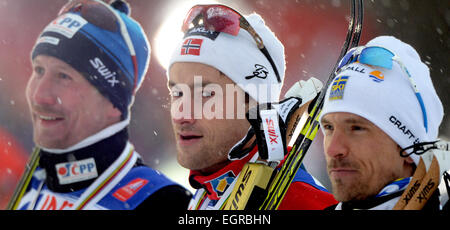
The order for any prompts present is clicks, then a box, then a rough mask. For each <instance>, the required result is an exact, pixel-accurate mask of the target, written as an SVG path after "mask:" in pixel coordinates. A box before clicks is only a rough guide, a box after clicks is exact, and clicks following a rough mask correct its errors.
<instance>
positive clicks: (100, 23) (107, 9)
mask: <svg viewBox="0 0 450 230" xmlns="http://www.w3.org/2000/svg"><path fill="white" fill-rule="evenodd" d="M69 12H79V13H80V14H81V16H82V17H83V18H84V19H85V20H86V21H88V22H89V23H91V24H93V25H95V26H97V27H99V28H101V29H104V30H108V31H111V32H120V34H121V36H122V38H123V40H124V41H125V44H126V45H127V47H128V50H129V51H130V55H131V62H132V63H133V67H134V87H133V94H134V93H135V91H136V85H137V75H138V68H137V58H136V51H135V49H134V46H133V43H132V42H131V38H130V34H129V33H128V30H127V27H126V25H125V22H124V21H123V20H122V18H121V17H120V15H119V14H118V13H117V12H116V11H115V10H114V9H113V8H112V7H111V6H110V5H108V4H106V3H104V2H103V1H100V0H70V1H69V2H68V3H66V5H64V6H63V7H62V8H61V10H60V11H59V13H58V15H63V14H65V13H69Z"/></svg>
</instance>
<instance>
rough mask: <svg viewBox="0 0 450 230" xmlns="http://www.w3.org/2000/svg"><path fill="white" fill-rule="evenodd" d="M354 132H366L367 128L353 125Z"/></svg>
mask: <svg viewBox="0 0 450 230" xmlns="http://www.w3.org/2000/svg"><path fill="white" fill-rule="evenodd" d="M352 130H353V131H363V130H365V128H364V127H362V126H359V125H353V126H352Z"/></svg>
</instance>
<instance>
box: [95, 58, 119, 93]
mask: <svg viewBox="0 0 450 230" xmlns="http://www.w3.org/2000/svg"><path fill="white" fill-rule="evenodd" d="M89 62H90V63H91V65H92V67H94V68H95V69H96V70H97V72H98V73H99V74H100V75H101V76H102V77H103V78H104V79H105V80H106V81H107V82H108V83H109V84H111V87H114V85H115V84H116V83H119V81H118V80H117V79H116V72H111V70H109V69H108V68H107V67H106V66H105V64H103V62H102V60H101V59H100V58H98V57H96V58H94V59H90V60H89Z"/></svg>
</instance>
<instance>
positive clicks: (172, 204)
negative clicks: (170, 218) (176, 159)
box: [136, 185, 192, 211]
mask: <svg viewBox="0 0 450 230" xmlns="http://www.w3.org/2000/svg"><path fill="white" fill-rule="evenodd" d="M191 197H192V194H191V193H190V192H189V191H188V190H186V189H185V188H183V187H181V186H179V185H170V186H166V187H164V188H161V189H160V190H158V191H156V192H155V193H153V194H152V195H151V196H149V197H148V198H147V199H146V200H144V201H143V202H142V203H141V204H140V205H139V206H137V207H136V210H180V211H182V210H187V208H188V205H189V201H190V200H191Z"/></svg>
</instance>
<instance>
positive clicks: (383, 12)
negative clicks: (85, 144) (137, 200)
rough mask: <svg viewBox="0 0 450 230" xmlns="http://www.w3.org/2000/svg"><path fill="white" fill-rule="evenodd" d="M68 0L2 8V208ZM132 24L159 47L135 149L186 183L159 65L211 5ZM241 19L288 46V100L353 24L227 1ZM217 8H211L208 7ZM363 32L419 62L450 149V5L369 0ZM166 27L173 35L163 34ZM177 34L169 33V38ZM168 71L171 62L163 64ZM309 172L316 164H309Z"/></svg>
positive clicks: (332, 12)
mask: <svg viewBox="0 0 450 230" xmlns="http://www.w3.org/2000/svg"><path fill="white" fill-rule="evenodd" d="M65 2H66V1H65V0H39V1H31V0H0V208H2V207H4V205H5V202H6V201H7V199H8V197H9V194H10V193H11V191H12V189H13V187H14V186H15V183H16V181H17V180H18V178H19V177H20V174H21V173H22V170H23V168H24V165H25V161H26V159H27V157H28V155H29V153H30V152H31V150H32V148H33V142H32V126H31V122H30V119H29V111H28V108H27V105H26V99H25V94H24V91H25V86H26V83H27V81H28V78H29V76H30V73H31V67H30V57H29V56H30V51H31V49H32V47H33V45H34V42H35V40H36V38H37V36H38V35H39V33H40V32H41V31H42V30H43V28H44V27H45V26H46V25H47V24H48V23H49V22H50V21H51V20H53V19H54V18H55V17H56V14H57V13H58V11H59V9H60V7H61V6H63V5H64V4H65ZM128 2H129V3H130V5H131V8H132V11H131V16H132V17H134V18H135V19H136V20H137V21H139V22H140V23H141V25H142V26H143V28H144V30H145V31H146V33H147V35H148V37H149V41H150V43H151V46H152V57H151V62H150V66H149V71H148V72H147V76H146V79H145V81H144V83H143V85H142V87H141V89H140V91H139V92H138V95H137V97H136V100H135V104H134V107H133V109H132V119H131V125H130V133H131V140H132V142H133V143H134V145H135V147H136V149H137V151H138V152H139V153H140V154H141V155H142V156H143V157H144V159H145V162H146V163H147V164H148V165H149V166H151V167H153V168H155V169H158V170H160V171H161V172H163V173H165V174H166V175H168V176H169V177H171V178H172V179H174V180H176V181H178V182H180V183H183V184H185V185H186V186H188V185H187V183H186V181H187V171H186V170H184V169H182V168H181V167H180V166H178V164H177V163H176V160H175V155H176V152H175V151H176V150H175V146H174V143H175V142H174V137H173V134H172V127H171V122H170V107H169V97H168V90H167V87H166V71H165V69H164V67H163V66H162V65H161V64H160V63H161V62H160V59H158V56H164V55H166V56H167V54H170V53H171V50H170V44H171V43H168V44H165V46H164V45H162V44H163V43H164V41H168V40H169V39H174V38H176V36H175V34H173V35H172V34H169V35H167V36H166V37H161V36H159V35H161V34H163V32H162V31H164V30H172V31H175V32H176V31H178V30H179V29H178V28H179V27H178V26H173V25H172V24H165V22H167V20H170V18H172V17H176V18H174V19H173V20H175V22H177V23H178V24H179V25H180V23H181V21H182V19H183V17H184V15H185V14H186V13H187V10H188V9H189V8H190V7H189V6H192V5H194V4H198V3H205V1H185V0H183V1H181V0H148V1H144V0H128ZM218 2H219V3H222V4H226V5H229V6H231V7H233V8H235V9H237V10H238V11H240V12H241V13H242V14H249V13H252V12H256V13H259V14H261V15H262V17H263V18H264V19H265V22H266V24H267V25H268V26H269V27H270V28H271V29H272V30H273V31H274V32H275V34H276V35H277V36H278V37H279V39H280V40H281V41H282V43H283V44H284V46H285V52H286V60H287V69H286V78H285V81H284V87H283V92H282V95H283V94H284V92H286V90H287V89H289V88H290V86H291V85H292V84H293V83H294V82H295V81H298V80H301V79H303V80H306V79H308V78H309V77H316V78H319V79H321V80H322V81H326V79H327V78H328V76H329V74H330V71H331V70H332V67H333V66H334V64H335V62H336V61H337V57H338V55H339V52H340V49H341V47H342V44H343V42H344V38H345V35H346V31H347V27H348V20H349V17H350V13H349V10H350V5H349V2H350V1H347V0H318V1H312V0H278V1H273V0H235V1H231V0H227V1H225V0H224V1H218ZM207 3H211V2H207ZM364 3H365V18H364V27H363V33H362V38H361V42H360V44H365V43H366V42H367V41H369V40H370V39H372V38H374V37H375V36H378V35H393V36H396V37H397V38H399V39H401V40H403V41H404V42H407V43H409V44H411V45H412V46H413V47H415V48H416V49H417V51H418V52H419V54H420V56H421V58H422V61H423V62H425V63H426V64H427V65H428V67H429V68H430V71H431V76H432V79H433V82H434V85H435V87H436V90H437V93H438V95H439V96H440V98H441V100H442V102H443V104H444V111H445V112H446V114H445V116H444V120H443V122H442V125H441V128H440V138H442V139H447V140H449V139H450V130H449V129H450V121H449V116H448V109H449V104H450V94H449V89H448V87H449V86H450V78H449V77H448V72H449V70H448V67H449V64H450V63H449V62H450V58H449V55H448V54H449V50H450V49H449V47H450V37H449V25H450V2H449V1H448V0H430V1H420V0H410V1H408V0H399V1H397V0H396V1H393V0H370V1H368V0H365V1H364ZM164 26H166V27H165V28H164ZM169 27H170V28H169ZM162 63H164V62H162ZM321 142H322V135H321V133H320V134H319V135H318V136H317V137H316V140H315V142H314V144H313V146H312V148H311V150H310V151H309V152H308V155H307V158H306V159H305V163H306V167H307V168H308V170H309V171H310V172H311V173H312V174H313V175H315V176H316V177H317V178H318V179H319V180H320V181H321V182H322V183H323V184H324V185H325V186H326V187H328V188H329V181H328V178H327V176H326V173H325V171H324V160H323V153H322V152H323V150H322V147H321ZM308 163H309V164H308Z"/></svg>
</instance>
